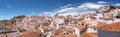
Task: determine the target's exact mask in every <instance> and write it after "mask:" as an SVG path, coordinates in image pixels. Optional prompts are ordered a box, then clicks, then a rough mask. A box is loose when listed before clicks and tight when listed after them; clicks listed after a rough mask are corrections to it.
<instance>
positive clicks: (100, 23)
mask: <svg viewBox="0 0 120 37" xmlns="http://www.w3.org/2000/svg"><path fill="white" fill-rule="evenodd" d="M103 25H106V24H105V23H104V22H101V21H99V22H98V24H97V27H101V26H103Z"/></svg>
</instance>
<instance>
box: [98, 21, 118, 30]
mask: <svg viewBox="0 0 120 37" xmlns="http://www.w3.org/2000/svg"><path fill="white" fill-rule="evenodd" d="M99 29H100V30H106V31H114V32H120V22H116V23H112V24H109V25H105V26H102V27H100V28H99Z"/></svg>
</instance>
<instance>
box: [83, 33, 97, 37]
mask: <svg viewBox="0 0 120 37" xmlns="http://www.w3.org/2000/svg"><path fill="white" fill-rule="evenodd" d="M81 36H82V37H97V34H93V33H83V34H82V35H81Z"/></svg>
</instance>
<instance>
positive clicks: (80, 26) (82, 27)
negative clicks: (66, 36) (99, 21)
mask: <svg viewBox="0 0 120 37" xmlns="http://www.w3.org/2000/svg"><path fill="white" fill-rule="evenodd" d="M76 27H77V28H79V29H84V28H86V27H85V26H84V25H77V26H76Z"/></svg>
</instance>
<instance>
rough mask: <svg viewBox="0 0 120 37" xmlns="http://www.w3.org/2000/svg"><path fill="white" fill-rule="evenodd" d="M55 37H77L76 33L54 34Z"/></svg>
mask: <svg viewBox="0 0 120 37" xmlns="http://www.w3.org/2000/svg"><path fill="white" fill-rule="evenodd" d="M53 37H77V35H75V34H67V35H54V36H53Z"/></svg>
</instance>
